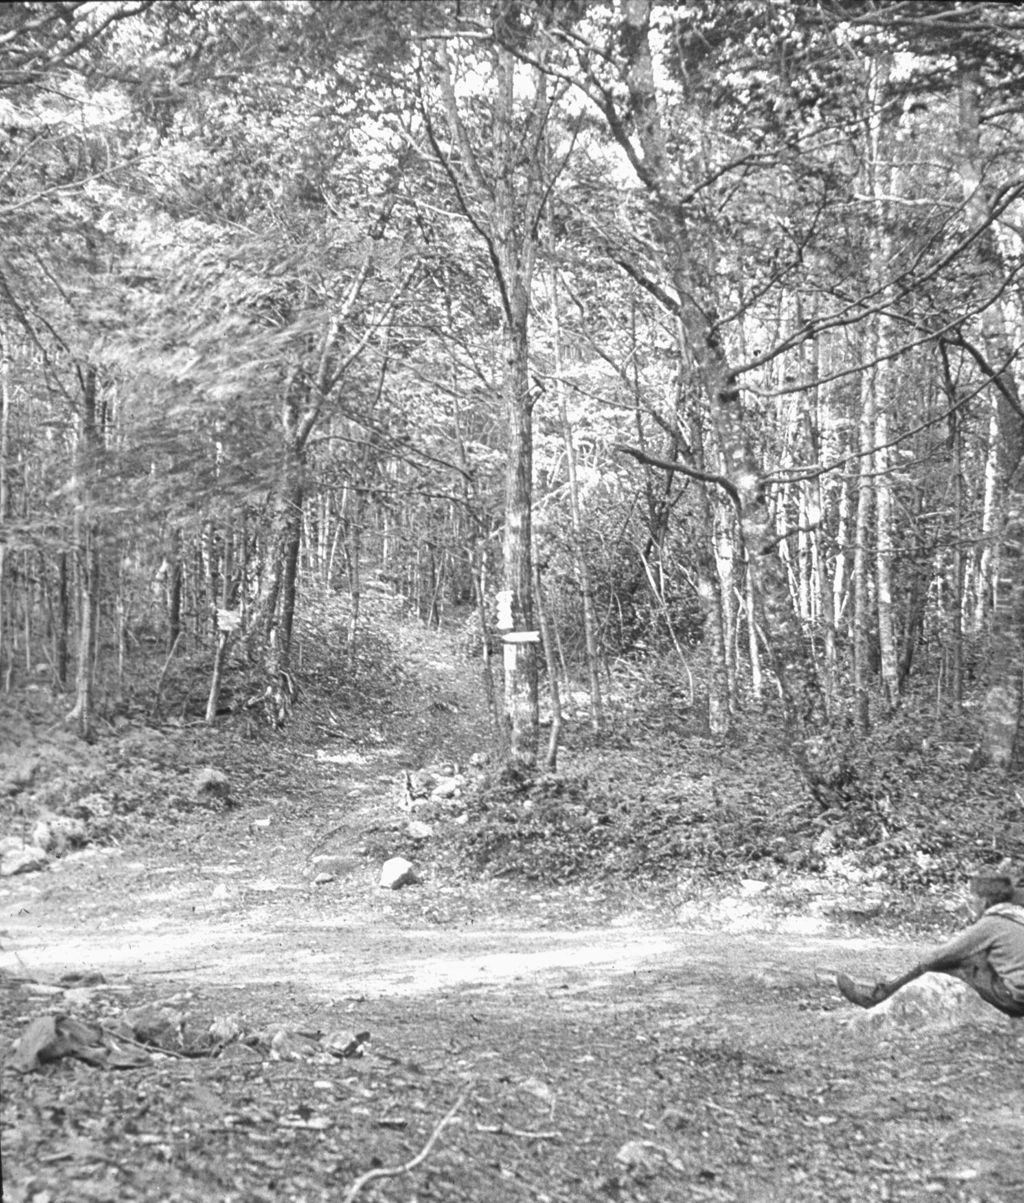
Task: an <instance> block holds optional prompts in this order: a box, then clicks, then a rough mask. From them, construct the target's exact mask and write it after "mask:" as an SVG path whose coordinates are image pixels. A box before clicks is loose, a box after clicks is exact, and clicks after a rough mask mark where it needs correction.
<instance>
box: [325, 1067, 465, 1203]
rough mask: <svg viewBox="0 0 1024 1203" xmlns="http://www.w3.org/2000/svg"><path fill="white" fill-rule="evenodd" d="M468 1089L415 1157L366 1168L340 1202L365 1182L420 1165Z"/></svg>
mask: <svg viewBox="0 0 1024 1203" xmlns="http://www.w3.org/2000/svg"><path fill="white" fill-rule="evenodd" d="M469 1091H470V1087H469V1086H467V1087H466V1089H465V1090H464V1091H463V1092H462V1094H460V1095H459V1097H458V1098H457V1099H456V1100H455V1102H454V1103H452V1105H451V1106H450V1107H449V1108H448V1110H447V1111H446V1112H445V1113H444V1115H443V1116H442V1117H441V1119H440V1120H439V1121H438V1123H437V1126H436V1127H435V1128H434V1130H433V1132H431V1134H430V1137H429V1139H428V1140H427V1143H426V1144H425V1145H424V1146H423V1148H422V1149H420V1151H419V1152H418V1153H417V1154H416V1156H415V1157H413V1158H412V1160H411V1161H407V1162H406V1163H405V1164H404V1165H398V1166H394V1167H391V1168H388V1167H383V1168H381V1169H376V1170H367V1172H366V1173H365V1174H363V1175H362V1176H361V1177H359V1178H357V1179H356V1180H355V1182H353V1183H352V1185H351V1186H350V1187H349V1190H348V1194H347V1195H346V1196H345V1198H344V1199H343V1200H342V1203H352V1200H353V1199H354V1198H355V1197H356V1195H358V1194H359V1192H360V1191H361V1190H362V1189H363V1187H364V1186H366V1185H367V1183H369V1182H373V1181H374V1180H375V1179H377V1178H397V1177H398V1176H399V1175H400V1174H408V1173H409V1171H410V1170H414V1169H415V1168H416V1167H417V1166H418V1165H422V1164H423V1162H424V1161H426V1159H427V1158H428V1157H429V1156H430V1150H431V1149H432V1148H433V1147H434V1145H435V1144H436V1143H437V1138H438V1137H439V1136H440V1135H441V1132H442V1131H443V1129H444V1127H445V1125H446V1124H448V1123H450V1122H451V1120H452V1119H453V1118H454V1116H455V1113H456V1111H458V1109H459V1108H460V1107H461V1106H462V1104H463V1103H464V1102H465V1101H466V1096H467V1095H468V1094H469Z"/></svg>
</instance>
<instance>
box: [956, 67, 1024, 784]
mask: <svg viewBox="0 0 1024 1203" xmlns="http://www.w3.org/2000/svg"><path fill="white" fill-rule="evenodd" d="M959 84H960V97H959V98H960V109H959V119H960V121H959V165H960V175H961V183H962V186H963V192H964V202H965V207H966V211H967V215H968V218H969V220H970V222H971V225H972V227H973V228H974V229H975V231H976V232H977V248H978V258H979V269H980V272H981V274H982V277H983V281H984V284H985V286H986V287H987V288H989V289H990V290H991V291H992V294H993V297H994V299H993V300H992V301H991V302H990V304H989V305H988V307H987V308H986V309H985V310H984V312H983V313H982V314H981V325H982V336H983V340H984V354H983V355H982V354H981V353H979V352H977V351H976V349H975V350H974V354H975V358H977V359H979V360H981V361H982V362H981V366H982V367H983V370H986V372H987V374H988V376H989V379H990V380H991V383H992V386H993V388H994V390H995V393H996V396H997V398H998V416H999V428H1000V432H1001V437H1000V439H999V443H998V446H999V460H998V483H997V487H998V488H999V489H1001V491H1002V494H1003V499H1004V501H1003V504H1004V515H1005V516H1004V521H1003V527H1002V530H1001V531H1000V532H999V533H998V571H997V573H996V579H995V589H994V596H993V604H992V633H991V638H990V640H989V671H988V690H987V693H986V696H985V705H984V711H983V719H984V724H985V732H984V737H983V751H984V755H985V757H986V758H987V759H988V760H989V761H990V762H991V763H992V764H994V765H996V766H998V767H1001V768H1007V769H1009V768H1013V769H1017V768H1020V767H1021V765H1022V763H1024V739H1022V738H1021V735H1022V702H1024V640H1022V639H1021V631H1022V630H1024V478H1022V470H1021V465H1022V458H1024V420H1022V418H1021V413H1022V410H1021V397H1020V392H1019V389H1018V386H1017V380H1016V377H1015V376H1014V373H1013V370H1012V366H1011V365H1012V363H1013V361H1014V359H1015V357H1016V353H1015V349H1014V346H1013V341H1012V339H1011V338H1010V336H1009V334H1008V331H1007V330H1006V325H1005V321H1004V317H1003V311H1002V308H1001V302H1000V294H1001V292H1002V286H1003V284H1004V282H1005V281H1006V279H1008V275H1007V272H1006V268H1005V265H1004V264H1003V262H1002V259H1001V256H1000V252H999V247H998V245H997V243H996V240H995V238H994V235H993V231H992V225H991V220H990V217H989V206H988V197H987V196H986V193H985V190H984V185H983V183H982V177H981V163H982V148H981V135H980V120H979V99H978V97H979V92H980V81H979V79H978V77H977V75H976V74H975V73H973V72H968V71H963V72H962V73H961V76H960V81H959Z"/></svg>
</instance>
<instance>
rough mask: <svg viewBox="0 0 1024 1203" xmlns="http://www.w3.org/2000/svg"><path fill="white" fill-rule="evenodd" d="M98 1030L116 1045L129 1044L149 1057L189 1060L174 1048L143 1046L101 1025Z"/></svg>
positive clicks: (158, 1045) (186, 1055) (185, 1054)
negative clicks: (161, 1056)
mask: <svg viewBox="0 0 1024 1203" xmlns="http://www.w3.org/2000/svg"><path fill="white" fill-rule="evenodd" d="M99 1029H100V1031H101V1032H102V1033H103V1035H104V1036H109V1037H110V1039H111V1040H113V1041H115V1042H116V1043H117V1044H130V1045H131V1046H132V1047H133V1048H141V1049H142V1050H143V1052H147V1053H149V1054H150V1055H154V1054H155V1055H157V1056H160V1055H161V1054H162V1055H163V1056H165V1057H174V1058H175V1059H176V1060H178V1061H187V1060H189V1054H188V1053H183V1052H182V1053H180V1052H178V1050H177V1049H174V1048H164V1047H163V1045H162V1044H143V1043H142V1041H141V1040H133V1039H132V1038H131V1036H122V1035H121V1033H120V1032H115V1031H114V1029H113V1028H108V1027H105V1026H104V1025H103V1024H102V1023H101V1024H99ZM203 1055H204V1056H205V1055H206V1054H205V1053H204V1054H203Z"/></svg>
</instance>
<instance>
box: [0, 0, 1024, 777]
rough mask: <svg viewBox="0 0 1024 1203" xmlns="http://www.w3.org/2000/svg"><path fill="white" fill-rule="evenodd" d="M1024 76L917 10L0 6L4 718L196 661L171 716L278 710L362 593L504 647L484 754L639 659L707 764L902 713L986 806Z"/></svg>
mask: <svg viewBox="0 0 1024 1203" xmlns="http://www.w3.org/2000/svg"><path fill="white" fill-rule="evenodd" d="M1022 43H1024V14H1022V13H1021V12H1020V10H1019V9H1018V8H1017V7H1016V6H1012V5H1003V4H996V3H952V4H948V5H942V6H936V5H932V4H928V3H920V2H917V0H897V2H893V3H886V2H883V0H865V2H845V0H821V2H815V3H802V2H798V0H794V2H792V3H788V4H778V3H772V2H768V0H764V2H762V0H744V2H743V3H733V2H730V3H725V2H719V0H694V2H693V3H678V4H656V3H653V2H652V0H621V3H581V2H579V0H494V2H490V3H484V2H473V0H468V2H462V3H445V2H443V0H438V2H433V0H398V2H396V0H390V2H389V0H368V2H366V3H355V2H352V0H338V2H326V3H325V2H317V3H306V2H303V0H290V2H271V0H268V2H262V0H255V2H246V3H209V2H204V0H180V2H174V3H159V4H155V3H151V2H146V0H138V2H131V0H118V2H111V3H103V4H96V3H80V2H63V3H16V4H7V5H4V6H3V9H2V11H0V146H2V149H0V157H2V161H3V171H2V175H0V223H2V232H3V239H2V247H3V250H2V253H0V348H2V353H0V407H2V408H0V521H2V530H3V534H2V539H0V673H2V678H3V683H4V688H5V689H7V690H11V689H15V688H20V687H23V686H24V685H25V684H26V683H30V682H33V681H37V680H40V679H41V680H42V681H43V682H44V683H45V684H46V685H48V686H49V687H51V688H53V689H55V690H57V691H60V692H66V693H68V694H69V695H70V698H71V702H70V703H69V704H70V706H71V718H72V720H73V722H74V723H75V724H76V725H77V727H78V729H79V730H80V732H81V733H82V734H83V735H86V736H88V735H90V734H91V732H92V730H93V728H94V726H95V723H96V722H97V719H98V717H102V716H109V715H111V714H113V713H116V712H117V711H118V710H119V709H121V710H124V709H126V708H127V709H130V708H131V706H132V705H133V704H135V703H137V702H138V698H133V696H132V689H133V688H134V687H135V685H134V684H133V682H135V683H137V681H138V679H139V678H138V666H140V665H144V666H148V667H146V668H145V672H146V673H148V677H146V680H147V681H148V689H149V693H150V696H151V695H152V691H153V689H156V690H157V694H158V696H159V688H160V686H159V682H162V681H163V677H162V676H161V673H164V674H165V673H166V672H167V670H168V666H169V665H170V664H171V663H172V662H173V663H176V662H178V661H186V660H187V659H188V658H189V657H191V658H193V659H194V660H196V661H197V662H198V661H202V663H203V664H204V665H206V671H207V672H208V674H209V676H210V678H211V679H210V683H209V689H208V698H207V700H206V702H205V711H204V712H205V715H206V718H207V720H208V721H210V722H213V721H215V719H216V715H217V712H218V710H220V709H222V708H223V703H224V692H225V679H226V678H225V674H228V675H230V673H231V672H232V671H233V667H234V668H237V667H238V666H239V665H245V666H246V671H247V672H248V673H249V675H250V678H252V677H253V676H255V677H257V678H259V680H260V682H261V684H265V687H266V690H268V691H269V695H268V696H271V697H273V698H274V699H276V702H275V706H276V710H275V714H276V719H277V721H283V719H284V713H285V710H286V709H287V706H286V703H287V702H288V700H289V699H290V698H291V697H292V696H293V694H294V690H295V681H296V679H297V678H301V675H302V671H303V665H304V664H308V663H309V662H310V658H312V657H315V652H316V646H317V641H318V640H320V639H325V638H328V639H331V640H334V641H336V643H337V645H338V646H339V648H341V650H342V652H343V654H348V655H349V656H354V655H355V651H356V648H357V647H358V644H359V640H360V638H361V630H362V628H361V623H362V621H363V611H362V608H361V599H363V598H364V597H365V596H366V594H367V592H368V591H370V592H372V591H374V590H384V591H387V592H388V594H389V595H390V596H394V597H397V598H399V599H401V600H402V602H403V603H404V604H405V605H407V607H408V608H409V610H410V611H411V612H412V613H413V614H415V615H417V616H418V617H419V618H420V619H421V620H422V621H423V622H427V623H434V624H441V623H454V622H458V623H462V624H463V625H464V626H465V629H466V632H467V642H468V643H472V644H474V645H478V646H483V647H487V646H491V647H492V648H496V647H498V646H503V647H504V653H503V656H504V660H503V668H504V673H503V682H504V685H503V688H504V694H503V697H502V698H501V699H500V700H499V701H497V702H496V708H497V710H498V711H499V712H500V721H499V723H498V731H499V742H500V743H501V745H502V750H503V753H504V754H506V755H508V756H510V757H511V758H513V759H516V758H518V759H523V760H525V761H527V762H532V761H534V760H536V758H537V756H538V740H539V730H540V717H539V716H540V704H539V701H538V698H539V696H540V694H541V693H543V691H544V683H545V680H548V681H550V680H551V679H552V678H557V677H558V676H559V675H560V674H562V673H565V674H567V675H568V676H570V677H572V676H575V677H576V679H578V680H580V681H583V682H585V686H584V689H585V692H586V693H588V694H589V701H588V704H587V707H586V713H587V715H588V717H589V721H590V723H591V725H592V726H593V727H594V728H595V730H597V731H600V729H601V727H602V725H603V710H602V689H603V688H605V689H606V688H607V683H608V680H609V677H610V674H612V672H613V670H614V666H615V665H616V664H624V663H631V662H633V661H635V660H637V659H641V660H644V661H645V662H649V663H655V662H656V663H658V664H659V665H662V666H668V671H667V672H664V671H662V675H661V676H660V677H659V679H661V680H663V681H664V682H665V689H666V691H668V694H670V695H671V696H672V697H676V698H677V699H678V705H679V706H680V707H686V708H687V709H688V712H689V713H690V714H691V715H692V716H693V719H694V721H695V722H697V723H699V724H700V725H701V727H702V729H704V730H706V731H707V732H708V733H709V734H711V735H713V736H716V737H718V736H724V735H727V734H728V733H729V732H730V730H732V729H735V727H736V726H737V725H739V724H742V723H743V722H744V721H745V717H744V716H745V715H749V714H751V713H754V712H756V713H759V714H760V713H762V712H767V713H769V714H770V715H771V716H772V717H773V721H775V722H776V723H777V726H778V730H779V731H780V732H781V733H784V736H785V739H786V742H787V746H789V747H791V748H792V749H793V751H794V753H795V754H796V755H797V758H798V760H801V761H802V762H803V763H806V762H807V759H808V756H809V755H810V753H811V751H813V744H814V740H815V739H817V738H820V737H821V735H822V733H823V732H824V731H826V730H828V729H830V728H843V729H853V730H855V731H857V732H860V733H862V734H863V733H867V732H868V731H870V730H871V729H872V728H874V727H877V726H878V725H879V724H885V723H886V722H889V721H890V720H891V716H893V715H894V714H895V713H897V712H898V711H899V709H900V708H901V707H905V706H906V705H908V704H909V702H910V700H912V699H917V701H918V702H921V701H922V699H924V700H925V701H926V703H927V705H929V706H930V707H931V708H932V709H933V711H934V714H935V716H936V718H937V719H939V718H941V716H942V715H944V714H947V713H955V714H957V715H963V714H965V713H970V714H972V715H974V716H975V724H976V725H975V734H976V740H975V742H976V748H975V756H976V758H977V761H978V763H990V764H992V765H994V766H996V767H997V768H1000V769H1003V770H1007V771H1009V772H1011V773H1013V772H1015V771H1016V770H1017V769H1019V767H1020V763H1021V758H1022V755H1024V748H1022V743H1021V739H1020V737H1019V728H1020V708H1021V696H1022V681H1024V676H1022V673H1024V647H1022V619H1024V558H1022V556H1024V552H1022V547H1024V480H1022V477H1021V472H1020V461H1021V455H1022V452H1024V411H1022V408H1021V398H1020V391H1019V384H1018V379H1019V370H1020V368H1019V365H1020V348H1021V338H1022V330H1024V325H1022V322H1024V291H1022V284H1021V267H1022V263H1024V257H1022V256H1024V241H1022V240H1024V176H1022V174H1021V163H1022V162H1024V116H1022V106H1024V66H1022V64H1024V56H1022V54H1021V49H1022ZM328 600H330V603H331V604H332V605H333V606H334V609H333V610H332V611H331V612H332V613H334V614H340V615H342V619H341V620H340V621H338V622H337V623H335V625H334V626H333V627H331V628H330V629H329V630H326V629H323V627H321V628H320V629H318V630H317V634H316V635H315V636H314V637H313V638H309V637H306V645H305V647H304V645H303V638H304V636H303V634H302V632H303V631H308V630H310V629H311V628H310V624H311V623H312V624H313V625H314V627H315V623H316V621H317V616H318V615H320V614H322V613H323V607H324V606H325V605H326V604H327V601H328ZM535 632H536V633H537V637H536V638H535V636H534V633H535ZM541 637H542V638H541ZM133 666H135V670H136V671H135V675H134V676H133ZM673 676H674V677H675V681H673V680H672V678H673ZM146 705H147V706H149V705H150V702H148V701H147V703H146Z"/></svg>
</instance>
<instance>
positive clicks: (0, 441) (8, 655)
mask: <svg viewBox="0 0 1024 1203" xmlns="http://www.w3.org/2000/svg"><path fill="white" fill-rule="evenodd" d="M10 377H11V360H10V346H9V344H8V336H7V331H6V329H4V327H3V326H0V528H2V527H3V525H4V523H5V522H6V521H7V518H8V517H9V513H10V496H9V492H8V483H7V464H8V456H9V454H10V420H11V393H10ZM6 553H7V545H6V543H4V542H3V541H2V540H0V679H2V680H3V681H4V682H5V683H6V682H7V681H8V680H9V674H10V670H11V668H12V667H13V661H14V655H13V639H12V635H13V626H12V625H11V618H12V617H13V615H12V614H10V613H9V611H13V606H11V605H10V604H9V603H10V601H13V598H11V599H9V598H8V595H7V589H8V586H7V554H6ZM8 627H11V633H10V634H9V633H8Z"/></svg>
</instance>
